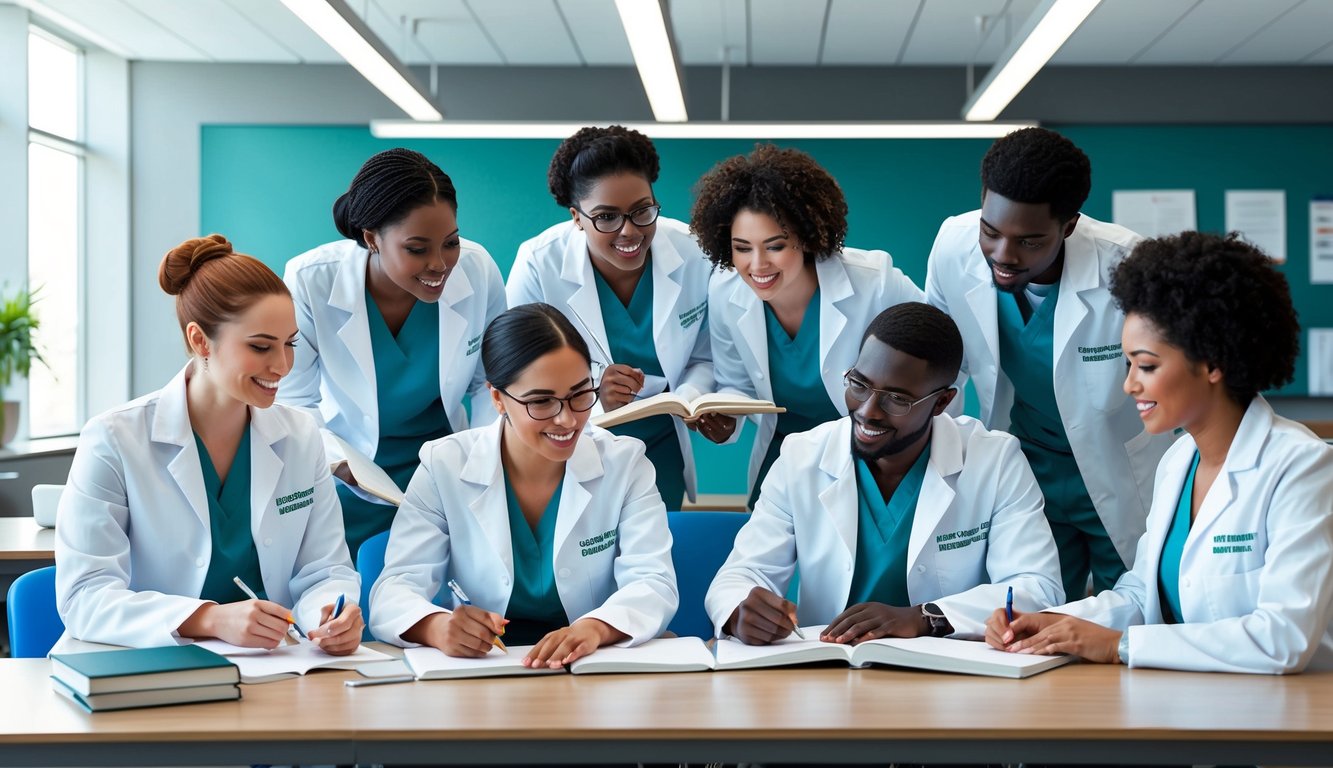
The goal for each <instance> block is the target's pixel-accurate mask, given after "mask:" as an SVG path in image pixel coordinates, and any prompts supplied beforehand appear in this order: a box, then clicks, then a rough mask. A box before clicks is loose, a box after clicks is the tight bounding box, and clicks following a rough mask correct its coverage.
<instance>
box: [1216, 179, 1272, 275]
mask: <svg viewBox="0 0 1333 768" xmlns="http://www.w3.org/2000/svg"><path fill="white" fill-rule="evenodd" d="M1226 209H1227V219H1226V230H1227V231H1228V232H1239V233H1240V234H1241V236H1242V237H1244V238H1245V240H1246V241H1248V242H1250V243H1253V244H1254V245H1256V246H1258V247H1259V248H1260V249H1261V250H1262V251H1263V252H1264V253H1266V254H1268V256H1269V258H1271V259H1272V260H1273V261H1275V262H1277V263H1279V264H1281V263H1283V262H1285V261H1286V260H1287V193H1286V192H1285V191H1284V190H1281V189H1228V190H1227V192H1226Z"/></svg>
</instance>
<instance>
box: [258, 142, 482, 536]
mask: <svg viewBox="0 0 1333 768" xmlns="http://www.w3.org/2000/svg"><path fill="white" fill-rule="evenodd" d="M333 222H334V224H335V226H337V228H338V231H339V232H340V233H342V235H343V236H344V237H345V238H347V239H346V240H341V241H338V242H334V243H328V244H326V245H322V246H320V247H318V248H315V249H314V250H312V251H307V252H306V253H303V254H301V255H300V256H297V257H296V258H294V259H292V260H291V261H289V262H288V263H287V271H286V275H285V277H284V279H285V280H286V283H287V285H288V286H290V287H291V291H292V297H293V299H294V300H295V301H296V319H297V323H298V324H299V325H300V328H301V338H302V340H303V341H304V343H303V344H302V345H301V346H300V347H298V348H297V350H296V360H295V364H294V366H293V368H292V372H291V374H290V375H289V376H288V383H286V384H284V385H283V388H282V392H281V394H280V399H281V400H282V402H284V403H288V404H291V405H296V406H300V407H303V408H305V409H307V410H308V411H310V412H311V413H313V414H314V415H315V416H316V417H317V418H319V419H320V421H321V423H322V424H323V425H324V426H325V427H326V429H327V430H328V432H329V433H331V434H332V435H336V436H337V437H339V438H341V439H342V440H343V441H345V442H346V444H347V445H350V446H351V447H352V448H353V449H355V450H357V451H359V452H361V453H362V454H364V455H366V456H368V457H370V458H371V459H373V460H374V462H375V464H377V465H378V466H379V467H380V468H382V469H384V471H385V472H387V473H388V474H389V477H390V478H392V479H393V481H394V482H395V483H396V484H397V485H398V486H399V487H400V488H402V487H406V485H407V481H408V480H410V479H411V477H412V473H413V472H414V471H416V468H417V466H418V464H419V463H420V460H419V459H418V452H419V451H420V450H421V446H422V444H423V443H425V442H426V441H428V440H435V439H437V438H441V437H444V436H446V435H449V434H452V433H454V432H458V431H460V430H464V429H467V428H468V427H469V426H471V425H470V424H469V419H468V414H467V411H466V410H465V409H464V407H463V400H464V398H471V399H472V404H473V408H472V414H473V416H474V417H477V418H481V419H483V420H484V421H490V420H491V419H493V418H494V414H495V411H494V409H493V408H491V407H490V404H489V395H488V394H487V392H486V387H485V386H484V384H485V381H486V376H485V373H484V372H483V370H482V365H481V362H480V360H481V357H480V354H479V353H480V351H481V334H482V331H483V330H485V328H486V325H487V323H489V322H490V321H491V320H492V319H494V318H495V317H496V316H497V315H499V314H500V313H501V312H503V311H504V309H505V299H504V283H503V281H502V280H501V279H500V270H499V269H498V268H497V267H496V265H495V261H494V260H492V259H491V256H490V254H489V253H487V252H486V249H485V248H482V247H481V246H480V245H479V244H477V243H474V242H471V241H469V240H465V239H463V238H461V237H460V236H459V223H458V196H457V193H456V192H455V190H454V185H453V182H452V181H451V180H450V179H449V177H448V176H447V175H445V173H444V171H442V170H440V167H439V166H437V165H436V164H435V163H433V162H431V161H430V160H429V159H427V158H426V156H425V155H422V154H421V153H420V152H413V151H411V150H408V149H390V150H387V151H385V152H380V153H379V154H377V155H375V156H374V157H371V158H370V159H369V160H367V161H366V163H365V165H363V166H361V170H360V171H358V172H357V174H356V176H355V177H354V178H353V179H352V183H351V185H350V186H349V187H348V189H347V192H346V193H345V194H343V195H342V196H341V197H339V198H338V200H337V201H336V202H335V203H334V205H333ZM325 448H326V450H327V451H328V454H329V461H330V462H332V463H334V464H335V466H336V468H335V470H334V474H335V476H336V477H337V478H338V479H339V480H340V481H341V482H339V483H338V496H339V498H340V499H341V501H342V508H343V521H344V523H345V527H346V530H347V543H348V545H349V546H350V547H351V549H352V552H353V553H355V552H356V550H357V548H358V547H360V545H361V543H362V542H363V541H365V540H366V539H368V538H370V537H371V536H374V535H375V534H377V533H379V532H381V531H386V530H388V529H389V525H390V524H391V523H392V522H393V515H394V507H393V506H392V505H390V504H388V503H387V502H383V501H381V500H379V499H377V498H374V497H372V496H371V495H370V494H368V493H366V492H365V491H363V490H361V489H360V488H358V487H357V479H356V478H355V477H353V476H352V474H351V472H350V470H349V469H348V468H347V463H346V461H345V460H344V459H345V458H346V457H345V456H344V455H343V450H342V449H341V447H340V446H339V445H338V443H337V441H334V440H331V439H329V438H328V435H326V439H325ZM354 556H355V554H354Z"/></svg>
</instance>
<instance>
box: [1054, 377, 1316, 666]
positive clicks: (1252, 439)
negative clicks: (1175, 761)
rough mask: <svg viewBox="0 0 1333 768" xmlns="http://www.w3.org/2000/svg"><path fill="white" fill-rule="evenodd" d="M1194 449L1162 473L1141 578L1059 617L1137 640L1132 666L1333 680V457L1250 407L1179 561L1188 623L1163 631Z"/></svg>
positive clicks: (1257, 404) (1290, 426)
mask: <svg viewBox="0 0 1333 768" xmlns="http://www.w3.org/2000/svg"><path fill="white" fill-rule="evenodd" d="M1195 451H1196V445H1195V442H1194V438H1193V437H1190V436H1189V435H1186V436H1184V437H1182V438H1180V440H1179V441H1177V442H1176V444H1175V445H1174V446H1172V448H1171V450H1170V451H1168V452H1167V454H1166V457H1165V458H1163V459H1162V465H1161V467H1159V468H1158V470H1157V492H1156V494H1155V496H1154V498H1153V507H1152V514H1151V515H1149V516H1148V530H1147V532H1146V533H1144V534H1143V537H1142V538H1141V539H1139V551H1138V556H1137V557H1136V558H1135V560H1134V568H1133V570H1130V571H1128V572H1126V573H1125V574H1124V575H1123V576H1121V577H1120V580H1119V581H1117V582H1116V585H1115V587H1114V588H1113V589H1109V590H1106V591H1104V592H1102V593H1101V594H1098V595H1094V596H1092V597H1089V598H1086V599H1084V600H1079V601H1078V602H1074V603H1070V604H1069V605H1066V606H1063V607H1061V608H1057V609H1054V610H1056V611H1058V612H1060V613H1068V614H1071V615H1074V616H1079V617H1082V618H1085V619H1088V620H1089V621H1093V622H1096V623H1098V624H1102V625H1104V626H1107V627H1111V628H1113V629H1118V630H1121V631H1128V632H1129V663H1130V666H1133V667H1161V668H1165V669H1183V670H1191V671H1202V672H1259V673H1269V674H1280V673H1284V672H1300V671H1301V670H1303V669H1305V668H1306V667H1307V665H1308V666H1309V667H1310V668H1311V669H1322V670H1329V669H1333V577H1330V575H1329V564H1330V563H1333V448H1330V447H1329V446H1327V445H1325V444H1324V442H1323V441H1322V440H1320V439H1319V438H1317V437H1315V436H1314V435H1313V434H1311V433H1310V431H1309V430H1308V429H1306V428H1305V427H1304V426H1302V425H1300V424H1298V423H1296V422H1294V421H1290V420H1288V419H1284V418H1282V417H1281V416H1278V415H1276V414H1274V413H1273V409H1272V408H1271V407H1270V406H1269V405H1268V403H1267V402H1266V401H1265V400H1264V399H1263V398H1262V397H1256V398H1255V399H1254V400H1253V401H1251V403H1250V406H1249V408H1248V409H1246V411H1245V417H1244V418H1243V419H1242V420H1241V423H1240V429H1238V430H1237V432H1236V437H1235V438H1234V439H1233V440H1232V442H1231V448H1230V449H1229V450H1228V451H1227V458H1226V463H1225V464H1224V465H1223V466H1222V470H1221V472H1219V473H1218V476H1217V479H1216V480H1214V481H1213V485H1212V487H1211V488H1209V489H1208V494H1207V495H1206V496H1205V497H1204V499H1203V504H1202V505H1200V507H1199V511H1198V514H1197V515H1196V516H1195V519H1194V523H1193V525H1191V526H1190V532H1189V537H1188V538H1187V539H1186V540H1185V550H1184V552H1183V553H1182V555H1181V560H1180V610H1181V613H1182V614H1183V618H1184V623H1181V624H1174V625H1171V624H1165V623H1163V622H1164V621H1165V619H1163V618H1162V604H1161V598H1160V593H1159V591H1158V586H1157V584H1158V574H1159V571H1160V570H1161V560H1162V547H1163V545H1164V544H1165V543H1166V535H1167V532H1168V531H1169V530H1170V528H1171V522H1172V520H1173V518H1174V517H1175V513H1176V504H1177V503H1178V501H1179V499H1180V491H1181V488H1182V487H1183V486H1184V484H1185V476H1186V475H1187V474H1189V468H1190V464H1191V462H1192V461H1193V459H1194V453H1195Z"/></svg>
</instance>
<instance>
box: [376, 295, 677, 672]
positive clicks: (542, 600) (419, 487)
mask: <svg viewBox="0 0 1333 768" xmlns="http://www.w3.org/2000/svg"><path fill="white" fill-rule="evenodd" d="M481 354H482V360H483V363H484V364H485V366H486V374H487V376H488V377H489V378H488V384H489V385H490V392H491V400H492V404H493V407H494V408H495V410H496V411H497V412H498V413H499V414H500V419H499V420H497V421H496V422H495V423H494V424H492V425H490V426H487V427H480V428H477V429H472V430H468V431H466V432H460V433H457V434H455V435H451V436H449V437H446V438H443V439H441V440H435V441H432V442H429V443H427V444H426V445H424V446H422V449H421V468H420V469H418V470H417V472H416V474H415V475H413V477H412V482H411V483H410V484H409V485H408V488H407V496H406V498H405V499H404V500H403V504H402V507H401V508H400V509H399V510H398V515H397V517H396V518H395V519H394V523H393V528H392V529H391V532H390V534H389V544H388V551H387V552H386V554H385V558H384V571H383V573H382V574H381V576H380V578H379V580H378V581H376V582H375V586H374V589H373V591H372V592H371V596H370V600H371V603H372V604H373V605H374V606H375V610H374V612H373V614H372V619H373V624H372V626H371V631H372V632H373V633H374V635H375V636H376V637H378V638H379V639H381V640H384V641H387V642H390V643H395V644H397V645H403V646H408V645H429V646H433V647H435V648H438V649H440V650H441V651H443V652H445V653H447V654H449V655H451V656H472V657H476V656H482V655H485V654H486V653H487V652H488V651H489V650H490V649H491V647H492V641H493V639H494V638H495V637H496V636H497V635H499V634H503V635H504V640H505V642H506V643H513V644H517V645H528V644H535V647H534V648H533V649H532V650H531V651H530V652H529V653H528V654H527V656H526V657H525V658H524V663H525V664H527V665H528V666H550V667H553V668H554V667H559V666H561V665H562V664H568V663H570V662H572V661H574V660H575V659H578V658H580V657H582V656H586V655H588V654H590V653H592V652H593V651H595V650H596V649H597V648H599V647H601V646H603V645H607V644H610V643H617V642H621V641H625V640H628V641H629V642H630V644H631V645H636V644H639V643H642V642H644V641H646V640H649V639H651V638H654V637H656V636H658V635H659V634H661V633H662V631H663V630H665V629H666V626H667V623H668V622H670V620H671V617H672V616H674V615H675V612H676V605H677V602H678V600H679V597H678V594H677V591H676V573H675V570H674V568H673V567H672V564H671V533H670V531H669V530H668V529H667V520H666V509H665V507H664V506H663V505H662V498H661V497H660V496H659V495H658V493H657V486H656V485H655V483H654V479H655V478H654V475H653V466H652V464H650V463H649V462H648V460H647V458H645V456H644V447H643V443H642V442H640V441H639V440H637V439H634V438H630V437H617V436H615V435H613V434H611V433H610V432H607V431H606V430H603V429H600V428H598V427H588V426H587V423H588V416H589V412H590V411H591V410H592V407H593V405H595V404H596V402H597V389H596V388H595V387H594V386H593V381H592V373H591V355H589V353H588V347H587V344H586V343H585V342H584V341H583V337H582V336H580V335H579V333H578V331H577V330H576V329H575V328H574V326H573V325H572V324H571V323H570V322H569V319H568V318H566V317H565V316H564V315H563V314H561V313H560V311H559V310H557V309H556V308H555V307H552V306H550V305H549V304H524V305H520V306H518V307H514V308H511V309H509V310H508V311H506V312H504V313H503V314H501V315H500V316H499V317H498V318H496V319H495V320H494V321H493V322H492V323H491V324H490V326H489V327H487V329H486V335H485V338H484V339H483V341H482V352H481ZM449 579H453V580H455V581H457V583H458V585H459V586H460V587H461V588H462V589H463V590H465V594H466V595H467V596H468V597H469V598H471V602H472V605H460V604H459V601H458V600H457V599H454V600H452V602H451V607H450V608H449V609H446V608H444V607H441V606H440V605H437V604H435V603H434V602H433V600H434V599H435V597H436V596H437V595H439V594H440V593H441V588H443V587H444V586H445V584H446V583H447V581H448V580H449ZM446 594H447V593H446Z"/></svg>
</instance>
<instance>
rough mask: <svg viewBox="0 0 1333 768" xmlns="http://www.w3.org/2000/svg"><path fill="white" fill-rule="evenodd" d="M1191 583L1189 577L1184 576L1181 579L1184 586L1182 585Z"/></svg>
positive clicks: (1181, 584)
mask: <svg viewBox="0 0 1333 768" xmlns="http://www.w3.org/2000/svg"><path fill="white" fill-rule="evenodd" d="M1189 585H1190V580H1189V578H1188V577H1186V578H1183V579H1181V580H1180V586H1182V587H1188V586H1189Z"/></svg>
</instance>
